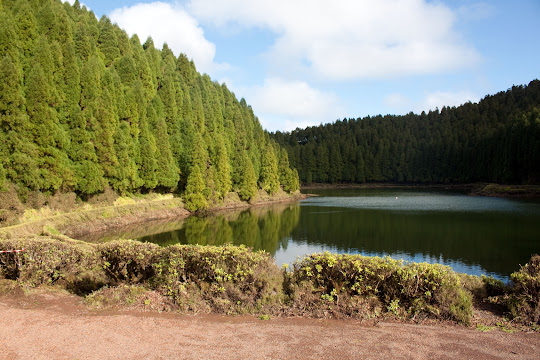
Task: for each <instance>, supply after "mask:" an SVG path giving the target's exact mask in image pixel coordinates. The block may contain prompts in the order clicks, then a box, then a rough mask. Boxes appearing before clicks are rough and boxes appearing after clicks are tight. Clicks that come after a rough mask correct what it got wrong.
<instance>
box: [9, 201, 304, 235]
mask: <svg viewBox="0 0 540 360" xmlns="http://www.w3.org/2000/svg"><path fill="white" fill-rule="evenodd" d="M307 197H309V195H307V194H302V193H300V192H296V193H293V194H287V193H285V192H283V191H279V192H278V193H277V194H274V195H268V194H266V193H265V192H263V191H260V192H259V194H258V195H257V197H256V198H255V199H254V200H253V201H250V202H246V201H242V200H240V198H239V197H238V195H237V194H236V193H229V195H228V196H227V197H226V198H225V199H224V200H223V203H221V204H214V205H213V206H211V207H210V208H208V209H206V210H203V211H197V212H189V211H188V210H186V209H185V208H184V207H183V202H182V199H181V198H169V199H164V200H159V201H156V200H143V201H137V202H134V203H127V204H123V205H109V206H100V207H95V208H91V209H84V208H78V209H74V210H72V211H69V212H64V213H60V214H55V215H53V216H47V217H43V218H41V219H40V218H38V219H35V220H31V221H26V222H21V223H19V224H16V225H11V226H7V227H0V238H2V237H4V238H6V239H10V238H14V237H28V236H33V235H64V236H68V237H70V238H74V239H76V238H77V237H82V236H84V235H92V234H97V233H101V232H107V231H113V230H116V229H121V228H123V227H129V226H134V225H138V224H142V223H145V222H149V221H181V220H184V219H186V218H188V217H190V216H193V215H198V214H202V215H210V214H214V213H218V212H223V211H229V210H240V209H249V208H252V207H260V206H266V205H273V204H283V203H289V202H295V201H299V200H303V199H305V198H307Z"/></svg>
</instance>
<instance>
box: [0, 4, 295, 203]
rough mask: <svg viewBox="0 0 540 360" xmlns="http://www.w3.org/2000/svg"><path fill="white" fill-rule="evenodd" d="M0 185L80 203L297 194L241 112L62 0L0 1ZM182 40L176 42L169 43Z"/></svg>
mask: <svg viewBox="0 0 540 360" xmlns="http://www.w3.org/2000/svg"><path fill="white" fill-rule="evenodd" d="M0 19H1V20H0V185H1V186H3V188H4V189H5V188H7V187H13V186H14V187H15V188H16V189H17V191H18V192H19V194H21V193H25V192H26V193H28V192H42V193H47V194H54V193H58V192H75V193H76V194H77V195H78V196H79V197H81V198H82V199H86V198H88V197H90V196H92V195H95V194H99V193H101V192H103V191H104V189H106V188H112V189H114V190H115V191H116V192H118V193H119V194H125V193H145V192H149V191H159V192H177V193H183V194H184V197H185V200H186V207H187V208H188V209H191V210H195V209H200V208H204V207H205V206H206V204H207V203H208V202H209V201H214V200H219V199H223V198H224V197H225V195H226V194H227V193H228V192H229V191H236V192H238V194H239V195H240V197H241V198H242V199H244V200H249V199H251V198H252V197H254V196H255V195H256V193H257V190H258V189H259V188H262V189H264V190H266V191H267V192H268V193H270V194H272V193H274V192H276V191H277V190H279V188H280V186H281V187H282V188H283V189H284V190H286V191H290V192H292V191H295V190H297V188H298V175H297V173H296V172H295V170H292V169H291V168H290V167H289V161H288V156H287V153H286V151H284V150H283V149H282V148H281V147H280V146H278V145H277V144H276V142H275V141H273V140H271V139H270V138H269V135H268V133H267V132H266V131H264V130H263V129H262V127H261V125H260V123H259V121H258V119H257V118H256V117H255V116H254V114H253V111H252V109H251V107H250V106H249V105H247V104H246V102H245V100H244V99H242V100H240V101H239V100H237V99H236V97H235V95H234V94H233V93H232V92H231V91H229V90H228V89H227V87H226V86H225V85H224V84H223V85H220V84H218V83H217V82H213V81H212V80H211V79H210V77H209V76H208V75H201V74H199V73H198V72H197V70H196V68H195V65H194V63H193V62H192V61H190V60H189V59H188V57H187V56H186V55H184V54H181V55H180V56H178V57H176V56H175V55H174V54H173V52H172V51H171V50H170V49H169V48H168V46H167V45H166V44H165V45H164V46H163V49H161V50H160V49H156V47H155V46H154V44H153V42H152V39H150V38H149V39H146V40H145V42H144V44H142V45H141V41H140V39H139V38H138V37H137V36H136V35H134V36H132V37H131V38H130V37H128V35H127V34H126V32H125V31H123V30H122V29H120V28H119V27H118V26H116V25H114V24H112V23H111V21H110V20H109V19H108V18H107V17H102V18H101V19H100V20H97V19H96V17H95V15H94V13H93V12H92V11H89V10H88V9H86V7H84V6H81V5H80V3H79V2H78V1H76V2H75V4H74V5H73V6H71V5H69V4H67V3H62V2H61V1H60V0H0ZM178 36H182V34H178Z"/></svg>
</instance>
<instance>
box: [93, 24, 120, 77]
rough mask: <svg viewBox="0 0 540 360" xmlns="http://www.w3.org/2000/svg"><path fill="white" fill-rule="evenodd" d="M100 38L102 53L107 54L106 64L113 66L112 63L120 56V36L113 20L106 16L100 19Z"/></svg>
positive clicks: (99, 45)
mask: <svg viewBox="0 0 540 360" xmlns="http://www.w3.org/2000/svg"><path fill="white" fill-rule="evenodd" d="M99 27H100V33H99V39H98V47H99V50H100V51H101V53H102V54H103V55H104V56H105V66H107V67H108V66H111V65H112V63H113V62H114V61H115V60H116V59H118V58H119V57H120V50H119V49H118V37H117V36H116V32H115V31H114V27H113V25H112V24H111V21H110V20H109V18H107V17H106V16H103V17H102V18H101V19H100V20H99Z"/></svg>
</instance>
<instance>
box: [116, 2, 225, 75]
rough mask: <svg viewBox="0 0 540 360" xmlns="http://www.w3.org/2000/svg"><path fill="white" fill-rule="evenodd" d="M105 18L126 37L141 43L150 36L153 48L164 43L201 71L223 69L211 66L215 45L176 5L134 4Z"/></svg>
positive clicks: (213, 64)
mask: <svg viewBox="0 0 540 360" xmlns="http://www.w3.org/2000/svg"><path fill="white" fill-rule="evenodd" d="M109 17H110V19H111V21H113V22H115V23H117V24H118V25H119V26H120V27H121V28H123V29H125V30H126V31H127V32H128V33H129V34H131V35H132V34H137V35H138V36H139V38H140V39H141V41H142V42H144V41H145V40H146V39H147V38H148V36H151V37H152V39H153V40H154V44H155V45H156V47H158V48H161V47H162V46H163V43H165V42H166V43H167V44H168V45H169V48H171V50H172V51H173V52H174V53H175V54H176V55H179V54H180V53H185V54H186V55H187V56H188V57H189V58H192V59H193V60H194V62H195V65H196V66H197V70H199V71H201V72H211V71H213V70H217V69H220V68H222V67H223V65H219V64H216V63H214V56H215V54H216V46H215V45H214V44H213V43H211V42H210V41H208V40H207V39H206V38H205V37H204V32H203V30H202V28H201V27H200V26H199V24H198V22H197V20H195V19H194V18H193V17H192V16H191V15H190V14H188V13H187V12H186V11H185V9H184V8H183V7H182V6H180V5H178V4H173V5H171V4H168V3H163V2H153V3H148V4H136V5H133V6H131V7H123V8H119V9H116V10H113V11H112V12H111V13H110V15H109Z"/></svg>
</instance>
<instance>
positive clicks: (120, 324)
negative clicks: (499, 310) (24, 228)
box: [0, 294, 540, 359]
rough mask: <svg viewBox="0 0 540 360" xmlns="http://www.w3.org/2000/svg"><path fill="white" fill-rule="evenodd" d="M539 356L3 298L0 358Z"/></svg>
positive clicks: (422, 337)
mask: <svg viewBox="0 0 540 360" xmlns="http://www.w3.org/2000/svg"><path fill="white" fill-rule="evenodd" d="M538 358H540V334H538V333H529V334H528V333H522V332H517V333H513V334H507V333H504V332H502V331H499V330H493V331H491V332H485V333H483V332H480V331H477V330H474V329H467V328H463V327H455V326H449V327H442V326H422V325H410V324H396V323H378V324H376V325H368V324H365V323H363V324H362V323H360V322H359V321H337V320H314V319H273V320H269V321H262V320H258V319H256V318H254V317H249V316H244V317H222V316H207V315H197V316H188V315H177V314H158V313H141V312H118V311H117V312H111V311H109V312H105V311H96V310H89V309H88V308H86V307H85V306H84V305H83V304H82V303H81V300H80V299H79V298H76V297H73V296H70V295H64V294H60V295H59V294H55V295H51V294H41V295H37V296H32V297H27V296H20V297H18V298H16V299H13V298H0V359H538Z"/></svg>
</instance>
